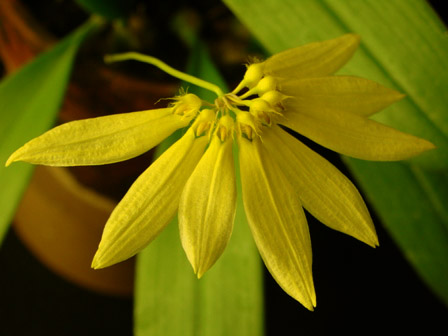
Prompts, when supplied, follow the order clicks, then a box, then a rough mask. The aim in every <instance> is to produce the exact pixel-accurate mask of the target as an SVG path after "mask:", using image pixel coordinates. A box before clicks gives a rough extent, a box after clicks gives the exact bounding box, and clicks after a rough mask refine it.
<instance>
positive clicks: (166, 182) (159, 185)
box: [92, 130, 207, 268]
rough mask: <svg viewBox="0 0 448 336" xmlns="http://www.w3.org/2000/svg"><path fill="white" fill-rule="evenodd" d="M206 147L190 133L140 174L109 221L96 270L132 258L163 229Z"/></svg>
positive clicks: (171, 216)
mask: <svg viewBox="0 0 448 336" xmlns="http://www.w3.org/2000/svg"><path fill="white" fill-rule="evenodd" d="M206 145H207V138H206V137H200V138H197V139H195V135H194V132H193V131H192V130H189V131H187V133H186V134H185V135H184V136H183V137H182V138H181V139H180V140H178V141H177V142H176V143H175V144H174V145H172V146H171V147H170V148H169V149H168V150H167V151H166V152H165V153H163V154H162V155H161V156H160V157H159V158H158V159H157V160H156V161H155V162H154V163H153V164H152V165H151V166H150V167H149V168H148V169H147V170H146V171H145V172H144V173H143V174H142V175H140V177H139V178H138V179H137V180H136V181H135V182H134V184H133V185H132V186H131V188H130V189H129V191H128V193H127V194H126V195H125V196H124V198H123V199H122V200H121V202H120V203H119V204H118V205H117V207H116V208H115V209H114V211H113V212H112V215H111V216H110V218H109V220H108V221H107V223H106V226H105V228H104V231H103V236H102V238H101V243H100V245H99V247H98V251H97V253H96V255H95V258H94V260H93V263H92V267H93V268H103V267H107V266H110V265H112V264H115V263H118V262H120V261H123V260H125V259H127V258H129V257H132V256H133V255H135V254H136V253H138V252H139V251H140V250H142V249H143V248H144V247H145V246H146V245H148V244H149V243H150V242H151V241H152V240H153V239H154V238H155V237H156V236H157V235H158V234H159V233H160V231H162V230H163V228H164V227H165V226H166V225H167V224H168V223H169V222H170V220H171V219H172V218H173V216H174V215H175V213H176V210H177V208H178V205H179V198H180V194H181V191H182V188H183V187H184V185H185V183H186V182H187V180H188V177H189V176H190V175H191V173H192V171H193V170H194V167H195V166H196V164H197V163H198V161H199V160H200V158H201V156H202V155H203V153H204V149H205V146H206Z"/></svg>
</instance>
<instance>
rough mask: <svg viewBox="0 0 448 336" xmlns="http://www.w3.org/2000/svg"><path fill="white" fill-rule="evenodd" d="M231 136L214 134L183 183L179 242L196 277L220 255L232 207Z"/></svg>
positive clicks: (231, 224)
mask: <svg viewBox="0 0 448 336" xmlns="http://www.w3.org/2000/svg"><path fill="white" fill-rule="evenodd" d="M232 143H233V141H232V138H231V137H230V138H227V139H225V140H224V141H223V142H222V141H221V140H220V138H219V136H218V135H215V136H214V137H213V139H212V142H211V143H210V146H209V147H208V149H207V151H206V152H205V154H204V156H203V157H202V159H201V161H200V162H199V163H198V165H197V166H196V168H195V170H194V172H193V174H192V175H191V177H190V178H189V180H188V182H187V184H186V185H185V188H184V191H183V193H182V197H181V199H180V204H179V229H180V237H181V240H182V246H183V248H184V250H185V253H186V254H187V257H188V260H189V261H190V263H191V265H192V266H193V269H194V272H195V273H196V274H197V276H198V278H200V277H202V275H203V274H204V273H205V272H206V271H207V270H208V269H209V268H210V267H212V266H213V264H214V263H215V262H216V260H217V259H218V258H219V257H220V256H221V254H222V252H223V251H224V248H225V247H226V245H227V242H228V241H229V239H230V235H231V233H232V228H233V221H234V218H235V209H236V184H235V168H234V165H233V153H232Z"/></svg>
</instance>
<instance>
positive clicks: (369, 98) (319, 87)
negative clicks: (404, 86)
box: [280, 76, 404, 117]
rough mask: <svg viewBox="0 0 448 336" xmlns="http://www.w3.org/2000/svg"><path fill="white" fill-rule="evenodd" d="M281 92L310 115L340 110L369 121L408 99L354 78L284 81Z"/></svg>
mask: <svg viewBox="0 0 448 336" xmlns="http://www.w3.org/2000/svg"><path fill="white" fill-rule="evenodd" d="M280 91H281V93H283V94H285V95H287V96H290V97H292V98H291V99H294V100H295V103H296V104H297V106H300V110H303V109H306V110H307V111H308V112H309V113H314V111H317V112H316V113H318V112H319V111H322V110H325V111H326V110H330V111H332V110H337V111H346V112H351V113H355V114H359V115H362V116H366V117H367V116H370V115H372V114H374V113H376V112H378V111H381V110H382V109H384V108H385V107H387V106H389V105H390V104H392V103H394V102H396V101H398V100H400V99H402V98H403V97H404V95H403V94H401V93H399V92H397V91H395V90H392V89H389V88H386V87H384V86H382V85H380V84H378V83H375V82H373V81H370V80H367V79H364V78H359V77H352V76H331V77H319V78H305V79H293V80H289V79H284V80H282V81H281V85H280Z"/></svg>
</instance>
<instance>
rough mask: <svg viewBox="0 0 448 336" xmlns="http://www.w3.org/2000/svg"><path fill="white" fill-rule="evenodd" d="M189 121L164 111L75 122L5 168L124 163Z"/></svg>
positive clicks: (18, 153)
mask: <svg viewBox="0 0 448 336" xmlns="http://www.w3.org/2000/svg"><path fill="white" fill-rule="evenodd" d="M190 120H191V118H190V119H189V118H185V117H182V116H179V115H176V114H173V113H172V109H171V108H163V109H156V110H148V111H142V112H132V113H123V114H115V115H110V116H105V117H98V118H91V119H84V120H77V121H72V122H69V123H66V124H63V125H60V126H58V127H55V128H53V129H51V130H49V131H48V132H46V133H44V134H42V135H41V136H39V137H37V138H35V139H33V140H31V141H29V142H28V143H26V144H25V145H24V146H22V147H21V148H19V149H18V150H17V151H15V152H14V153H13V154H12V155H11V156H10V158H9V159H8V161H7V162H6V165H9V164H11V163H12V162H14V161H26V162H29V163H33V164H42V165H47V166H62V167H68V166H85V165H101V164H107V163H113V162H118V161H123V160H127V159H130V158H133V157H135V156H138V155H140V154H142V153H144V152H146V151H148V150H150V149H151V148H152V147H154V146H156V145H157V144H159V143H160V142H161V141H162V140H163V139H165V138H166V137H167V136H169V135H170V134H171V133H173V132H174V131H175V130H177V129H179V128H182V127H185V126H187V125H188V123H189V121H190Z"/></svg>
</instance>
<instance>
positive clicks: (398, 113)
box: [224, 0, 448, 303]
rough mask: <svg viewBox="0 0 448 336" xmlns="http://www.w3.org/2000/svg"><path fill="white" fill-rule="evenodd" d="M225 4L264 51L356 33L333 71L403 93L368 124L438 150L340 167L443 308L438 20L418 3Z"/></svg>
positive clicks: (445, 122) (253, 0)
mask: <svg viewBox="0 0 448 336" xmlns="http://www.w3.org/2000/svg"><path fill="white" fill-rule="evenodd" d="M224 2H225V3H226V4H227V5H228V6H229V7H230V8H231V10H232V11H233V12H234V13H235V14H236V15H237V16H238V17H239V19H240V20H241V21H242V22H243V23H244V24H245V25H246V26H247V27H248V28H249V30H250V31H251V32H252V33H253V34H254V35H255V36H256V37H257V38H258V39H259V40H260V42H261V43H262V44H263V45H264V46H265V48H266V49H267V50H269V52H272V53H273V52H278V51H281V50H283V49H286V48H291V47H296V46H299V45H302V44H305V43H308V42H312V41H317V40H325V39H329V38H334V37H337V36H339V35H342V34H344V33H347V32H354V33H357V34H360V35H361V39H362V40H361V47H360V49H359V50H358V52H357V53H356V55H355V56H354V57H353V59H352V60H351V61H350V62H349V63H348V65H347V66H345V67H344V69H343V70H342V72H343V73H345V74H353V75H357V76H361V77H366V78H369V79H372V80H375V81H377V82H380V83H382V84H383V85H386V86H388V87H392V88H396V89H397V90H399V91H401V92H404V93H406V95H407V98H406V99H404V100H403V101H401V102H399V103H396V104H394V105H392V106H391V107H389V108H387V109H386V110H384V111H383V112H381V113H379V114H378V115H376V116H374V118H375V119H377V120H379V121H381V122H384V123H386V124H389V125H391V126H393V127H395V128H397V129H400V130H402V131H405V132H408V133H412V134H414V135H417V136H420V137H423V138H426V139H429V140H431V141H432V142H433V143H434V144H435V145H436V146H437V150H434V151H431V152H428V153H425V154H424V155H421V156H420V157H418V158H416V159H413V160H412V161H411V162H402V163H387V164H386V163H373V162H360V161H355V160H351V159H347V160H346V162H347V164H348V165H349V167H350V168H351V169H352V171H353V173H354V174H355V177H356V178H357V179H358V180H359V182H360V184H361V186H362V187H363V189H364V192H365V194H366V195H367V197H368V198H369V199H370V201H371V203H372V204H373V206H374V208H375V210H376V211H377V212H378V213H379V216H380V217H381V219H382V220H383V223H384V225H385V226H386V228H387V229H388V230H389V232H390V233H391V235H392V236H393V237H394V238H395V240H396V242H397V244H398V245H399V246H400V247H401V249H402V251H403V252H404V254H405V256H406V257H407V258H408V260H409V261H410V262H411V263H412V264H413V265H414V267H415V268H416V269H417V271H418V272H419V274H420V275H421V276H422V278H423V279H424V280H425V281H426V283H427V284H429V285H430V286H431V287H432V288H433V290H435V292H436V293H438V295H439V296H440V297H442V298H443V300H444V301H445V302H446V303H448V287H447V286H446V283H447V281H448V261H447V260H448V258H447V255H448V250H447V249H448V230H447V217H446V210H445V207H446V204H447V201H448V199H447V197H448V195H447V192H446V190H448V180H447V178H446V175H447V169H448V113H446V109H447V106H448V95H447V94H446V88H447V87H448V72H447V71H446V60H447V59H448V40H447V39H448V35H447V33H446V28H445V27H444V26H443V24H442V23H441V22H440V20H439V18H438V17H437V15H436V14H435V13H434V12H433V10H432V9H431V7H430V6H429V5H428V4H427V2H425V1H423V0H407V1H389V0H364V1H339V0H301V1H297V0H282V1H275V0H224ZM342 72H341V73H342ZM380 182H382V183H380ZM409 195H412V197H410V196H409ZM391 204H393V207H392V206H391ZM419 232H422V233H423V232H424V236H425V238H424V239H422V237H420V236H419V234H418V233H419Z"/></svg>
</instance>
